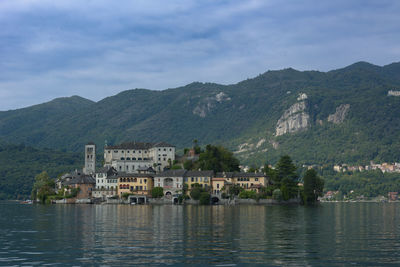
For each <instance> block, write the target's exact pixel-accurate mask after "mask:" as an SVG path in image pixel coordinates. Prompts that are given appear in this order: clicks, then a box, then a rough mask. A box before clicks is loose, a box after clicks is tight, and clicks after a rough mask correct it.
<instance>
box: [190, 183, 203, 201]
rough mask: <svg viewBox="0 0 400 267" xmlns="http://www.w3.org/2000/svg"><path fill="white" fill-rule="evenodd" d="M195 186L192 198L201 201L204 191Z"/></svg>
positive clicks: (191, 192) (191, 194)
mask: <svg viewBox="0 0 400 267" xmlns="http://www.w3.org/2000/svg"><path fill="white" fill-rule="evenodd" d="M193 186H194V185H193ZM193 186H192V189H191V190H190V197H191V198H192V199H194V200H199V199H200V195H201V193H202V192H204V190H203V188H201V187H198V186H194V187H193Z"/></svg>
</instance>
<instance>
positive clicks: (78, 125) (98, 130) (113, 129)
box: [0, 62, 400, 166]
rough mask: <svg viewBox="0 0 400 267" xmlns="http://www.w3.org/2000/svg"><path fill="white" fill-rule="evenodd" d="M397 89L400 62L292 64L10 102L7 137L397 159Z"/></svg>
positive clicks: (0, 134)
mask: <svg viewBox="0 0 400 267" xmlns="http://www.w3.org/2000/svg"><path fill="white" fill-rule="evenodd" d="M389 91H392V92H390V93H389ZM396 91H400V63H393V64H390V65H386V66H383V67H380V66H376V65H372V64H369V63H366V62H358V63H355V64H353V65H350V66H348V67H345V68H342V69H338V70H333V71H329V72H318V71H297V70H294V69H291V68H289V69H284V70H279V71H268V72H265V73H264V74H261V75H259V76H257V77H255V78H252V79H247V80H245V81H242V82H239V83H237V84H232V85H220V84H214V83H198V82H194V83H191V84H188V85H186V86H184V87H179V88H174V89H167V90H163V91H152V90H146V89H134V90H127V91H123V92H121V93H119V94H117V95H115V96H110V97H107V98H105V99H103V100H101V101H99V102H93V101H90V100H87V99H84V98H81V97H79V96H73V97H69V98H58V99H55V100H53V101H50V102H47V103H44V104H40V105H35V106H31V107H27V108H23V109H18V110H11V111H3V112H0V139H1V140H3V141H5V142H9V143H25V144H27V145H32V146H36V147H49V148H53V149H64V150H66V151H73V152H77V151H81V150H82V149H83V145H84V144H85V143H87V142H88V141H94V142H95V143H96V144H97V145H98V152H99V153H102V147H103V145H104V144H105V142H107V144H117V143H120V142H123V141H132V140H136V141H148V142H154V141H166V142H169V143H171V144H174V145H176V146H177V148H178V149H182V148H184V147H188V146H191V145H192V141H193V139H197V140H199V142H200V144H207V143H214V144H216V143H219V144H222V145H225V146H227V147H228V148H229V149H231V150H233V151H235V153H236V155H237V156H238V157H239V158H240V159H241V161H242V162H244V163H247V164H254V165H256V166H258V165H260V164H262V163H264V162H265V161H268V162H271V163H274V162H275V161H276V160H277V158H278V157H279V155H281V154H289V155H291V156H292V157H293V158H294V159H295V160H296V161H297V162H298V163H306V164H313V163H321V164H322V163H356V162H369V160H376V161H400V138H399V131H400V96H397V93H396Z"/></svg>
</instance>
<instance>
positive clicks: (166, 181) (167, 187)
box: [154, 170, 187, 197]
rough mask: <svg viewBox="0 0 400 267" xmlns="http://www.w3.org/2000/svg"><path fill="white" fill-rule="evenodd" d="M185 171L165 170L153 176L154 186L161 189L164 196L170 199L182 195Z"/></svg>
mask: <svg viewBox="0 0 400 267" xmlns="http://www.w3.org/2000/svg"><path fill="white" fill-rule="evenodd" d="M186 172H187V170H167V171H163V172H161V173H159V174H156V175H155V176H154V186H155V187H162V188H163V189H164V195H165V196H167V197H171V196H173V195H176V194H181V193H182V188H183V182H184V181H183V179H184V177H185V174H186Z"/></svg>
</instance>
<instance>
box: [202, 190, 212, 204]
mask: <svg viewBox="0 0 400 267" xmlns="http://www.w3.org/2000/svg"><path fill="white" fill-rule="evenodd" d="M210 199H211V195H210V193H208V192H202V193H201V194H200V204H201V205H209V204H210Z"/></svg>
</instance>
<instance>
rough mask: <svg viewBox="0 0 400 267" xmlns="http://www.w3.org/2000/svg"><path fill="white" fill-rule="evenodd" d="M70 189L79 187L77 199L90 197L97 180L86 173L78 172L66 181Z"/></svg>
mask: <svg viewBox="0 0 400 267" xmlns="http://www.w3.org/2000/svg"><path fill="white" fill-rule="evenodd" d="M65 184H66V185H67V186H68V187H69V188H70V189H71V188H79V191H78V194H77V196H76V198H77V199H90V198H91V197H92V191H93V190H94V188H95V186H96V180H95V179H94V178H93V177H91V176H89V175H86V174H77V175H76V176H75V177H73V178H72V179H71V180H69V181H68V182H66V183H65Z"/></svg>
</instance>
